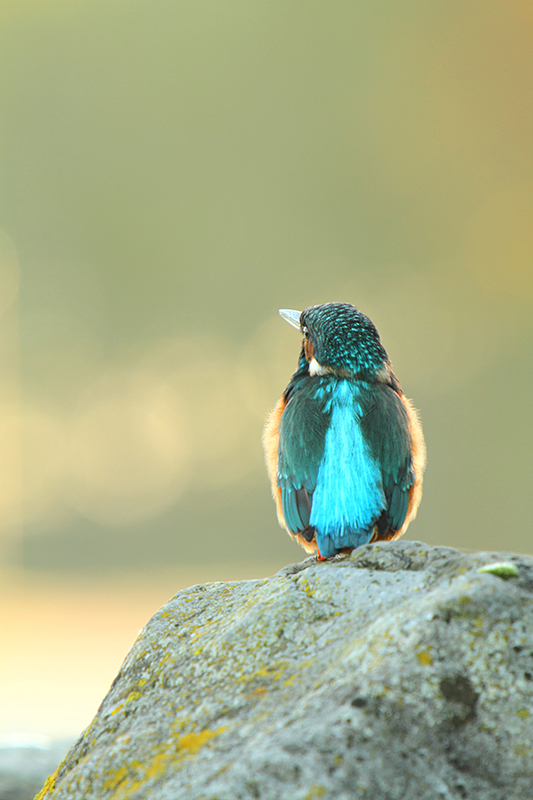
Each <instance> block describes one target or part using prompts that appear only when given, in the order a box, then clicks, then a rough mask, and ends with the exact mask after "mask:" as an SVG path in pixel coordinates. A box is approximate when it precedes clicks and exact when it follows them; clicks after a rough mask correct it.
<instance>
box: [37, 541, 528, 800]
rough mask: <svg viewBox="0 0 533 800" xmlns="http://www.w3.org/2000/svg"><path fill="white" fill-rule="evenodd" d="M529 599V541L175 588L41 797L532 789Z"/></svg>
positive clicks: (422, 551) (236, 798)
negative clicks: (525, 548)
mask: <svg viewBox="0 0 533 800" xmlns="http://www.w3.org/2000/svg"><path fill="white" fill-rule="evenodd" d="M496 561H498V562H505V563H506V564H512V565H513V566H514V568H515V569H516V572H517V575H516V577H515V578H514V579H513V580H502V579H501V578H500V577H498V575H497V574H492V573H490V572H483V571H481V572H480V571H479V570H480V567H483V565H485V564H487V563H491V562H496ZM532 600H533V558H531V557H529V556H516V555H509V554H501V553H500V554H477V555H464V554H462V553H460V552H459V551H456V550H452V549H450V548H445V547H429V546H427V545H423V544H421V543H419V542H408V541H396V542H390V543H380V544H370V545H365V546H363V547H360V548H358V549H357V550H356V551H354V552H353V553H352V554H351V555H350V556H337V557H335V558H333V559H330V560H328V561H326V562H323V563H317V561H316V560H315V558H314V557H313V558H309V559H307V560H305V561H303V562H301V563H300V564H295V565H291V566H289V567H287V568H285V569H283V570H281V571H280V572H279V573H278V574H277V575H274V576H273V577H272V578H269V579H266V580H252V581H243V582H236V583H211V584H207V585H205V586H195V587H192V588H191V589H187V590H185V591H182V592H179V593H178V594H177V595H176V596H175V597H173V598H172V599H171V600H170V601H169V602H168V603H167V604H166V605H165V606H163V608H162V609H161V610H160V611H158V612H157V613H156V614H155V616H154V617H153V618H152V619H151V620H150V622H149V623H148V624H147V625H146V627H145V628H144V629H143V631H142V632H141V633H140V635H139V637H138V639H137V641H136V642H135V644H134V646H133V647H132V649H131V651H130V653H129V654H128V656H127V658H126V660H125V661H124V664H123V665H122V668H121V670H120V672H119V674H118V676H117V678H116V679H115V681H114V683H113V685H112V687H111V689H110V691H109V693H108V695H107V697H106V698H105V699H104V701H103V703H102V705H101V707H100V709H99V710H98V713H97V715H96V717H95V719H94V721H93V722H92V723H91V725H90V726H89V727H88V728H87V730H86V731H85V732H84V734H83V735H82V737H81V738H80V739H79V741H78V742H77V743H76V745H75V746H74V747H73V748H72V749H71V751H70V753H69V754H68V756H67V758H66V759H65V761H64V762H63V764H62V765H61V766H60V768H59V769H58V771H57V773H56V774H55V775H54V776H53V779H52V780H49V782H48V784H47V785H46V786H45V787H44V788H43V790H42V792H41V794H40V795H39V798H40V800H44V798H46V799H47V800H48V799H49V800H74V798H75V799H76V800H78V798H79V800H126V799H128V800H129V798H132V800H145V799H146V800H148V798H150V800H175V799H176V798H178V797H180V798H181V797H186V798H188V800H248V799H249V800H254V799H255V798H261V800H284V798H287V800H288V799H289V798H290V800H305V799H306V798H307V799H310V798H315V797H317V798H318V797H323V798H336V799H337V798H340V799H341V800H348V798H354V797H366V798H380V800H405V798H417V800H418V798H432V799H433V798H450V800H452V798H453V799H454V800H455V798H458V799H459V798H466V797H468V798H475V800H501V798H503V797H505V798H506V799H507V800H519V798H520V800H521V799H522V798H524V797H527V796H530V794H531V786H532V784H533V716H532V715H531V713H530V710H531V709H532V708H533V704H532V700H533V607H532Z"/></svg>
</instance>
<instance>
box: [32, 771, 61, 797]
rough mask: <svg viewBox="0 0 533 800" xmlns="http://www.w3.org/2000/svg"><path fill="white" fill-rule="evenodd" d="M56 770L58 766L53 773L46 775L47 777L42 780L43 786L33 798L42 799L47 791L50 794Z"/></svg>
mask: <svg viewBox="0 0 533 800" xmlns="http://www.w3.org/2000/svg"><path fill="white" fill-rule="evenodd" d="M58 772H59V767H58V768H57V769H56V771H55V772H54V773H53V775H49V776H48V778H47V779H46V780H45V782H44V786H43V788H42V789H41V791H40V792H39V794H37V795H36V796H35V800H43V798H44V797H46V795H47V794H48V793H50V794H52V792H54V791H55V788H56V778H57V773H58Z"/></svg>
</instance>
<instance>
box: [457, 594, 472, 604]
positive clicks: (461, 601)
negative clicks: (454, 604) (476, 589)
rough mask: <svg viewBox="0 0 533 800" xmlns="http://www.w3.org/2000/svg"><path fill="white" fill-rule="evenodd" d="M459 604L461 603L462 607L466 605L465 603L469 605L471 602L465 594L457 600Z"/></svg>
mask: <svg viewBox="0 0 533 800" xmlns="http://www.w3.org/2000/svg"><path fill="white" fill-rule="evenodd" d="M459 602H460V603H462V604H463V605H466V604H467V603H470V602H471V600H470V598H469V596H468V595H467V594H464V595H463V596H462V597H460V598H459Z"/></svg>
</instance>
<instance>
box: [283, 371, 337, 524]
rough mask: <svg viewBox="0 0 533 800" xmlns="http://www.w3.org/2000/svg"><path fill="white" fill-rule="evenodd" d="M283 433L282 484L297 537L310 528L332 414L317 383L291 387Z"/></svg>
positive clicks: (288, 517)
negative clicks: (318, 391) (317, 393)
mask: <svg viewBox="0 0 533 800" xmlns="http://www.w3.org/2000/svg"><path fill="white" fill-rule="evenodd" d="M286 399H287V405H286V407H285V410H284V412H283V416H282V419H281V424H280V431H279V454H278V485H279V487H280V489H281V501H282V509H283V516H284V518H285V523H286V525H287V527H288V528H289V530H290V531H291V532H292V533H294V534H296V533H300V532H301V531H304V530H305V529H306V528H308V527H309V518H310V514H311V505H312V498H313V492H314V490H315V486H316V481H317V476H318V470H319V467H320V462H321V460H322V456H323V453H324V443H325V438H326V433H327V429H328V425H329V418H330V415H331V412H330V411H329V410H328V408H327V402H325V401H324V400H319V399H317V397H316V382H315V381H313V382H311V381H309V379H307V380H302V381H298V385H296V386H295V385H291V384H289V387H288V390H287V397H286Z"/></svg>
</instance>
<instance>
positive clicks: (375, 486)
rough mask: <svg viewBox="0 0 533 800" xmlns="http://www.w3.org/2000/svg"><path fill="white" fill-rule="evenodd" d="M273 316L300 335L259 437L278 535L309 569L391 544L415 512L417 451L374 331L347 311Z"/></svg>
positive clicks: (414, 432)
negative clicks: (302, 553)
mask: <svg viewBox="0 0 533 800" xmlns="http://www.w3.org/2000/svg"><path fill="white" fill-rule="evenodd" d="M279 313H280V315H281V317H282V318H283V319H284V320H286V321H287V322H288V323H290V324H291V325H292V326H294V327H295V328H297V329H298V330H299V331H300V333H301V334H302V346H301V350H300V354H299V358H298V366H297V368H296V371H295V372H294V374H293V376H292V377H291V379H290V381H289V383H288V385H287V388H286V389H285V391H284V392H283V394H282V396H281V398H280V400H279V401H278V402H277V404H276V405H275V407H274V408H273V410H272V411H271V413H270V414H269V416H268V417H267V421H266V424H265V428H264V432H263V447H264V451H265V461H266V466H267V471H268V474H269V477H270V482H271V487H272V494H273V497H274V500H275V503H276V510H277V515H278V520H279V523H280V525H281V526H282V527H283V528H285V529H286V531H287V532H288V533H289V535H290V536H291V537H292V538H293V539H294V540H295V541H297V542H298V543H299V544H300V545H301V546H302V547H303V548H304V549H305V550H306V551H307V552H308V553H316V555H317V558H318V560H319V561H324V560H325V559H327V558H329V557H331V556H335V555H337V554H338V553H349V552H351V551H353V550H354V549H355V548H356V547H359V546H361V545H363V544H367V543H369V542H374V541H381V540H392V539H397V538H398V537H399V536H402V534H404V533H405V531H406V530H407V528H408V526H409V524H410V522H411V521H412V520H413V519H414V517H415V516H416V513H417V510H418V506H419V504H420V500H421V497H422V479H423V473H424V469H425V465H426V446H425V442H424V435H423V432H422V426H421V423H420V420H419V417H418V414H417V412H416V410H415V408H414V407H413V405H412V403H411V401H410V400H408V399H407V398H406V397H405V395H404V394H403V392H402V389H401V386H400V383H399V381H398V379H397V377H396V375H395V374H394V372H393V370H392V365H391V362H390V359H389V357H388V355H387V352H386V350H385V348H384V347H383V345H382V343H381V339H380V336H379V333H378V331H377V328H376V326H375V325H374V323H373V322H372V321H371V320H370V319H369V317H367V316H366V315H365V314H363V313H362V312H361V311H359V310H358V309H357V308H356V307H355V306H353V305H352V304H351V303H324V304H322V305H315V306H310V307H309V308H306V309H305V310H304V311H302V312H300V311H295V310H293V309H280V311H279Z"/></svg>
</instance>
